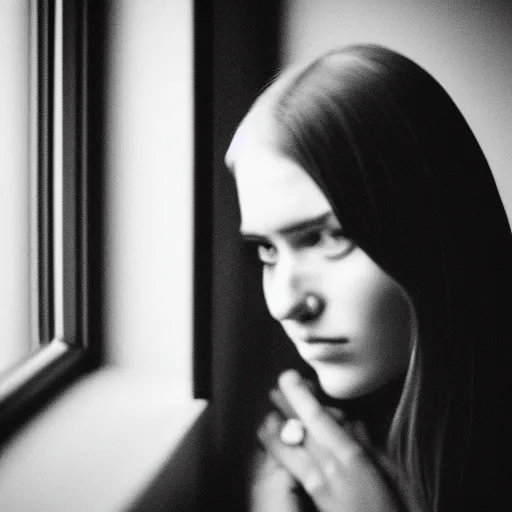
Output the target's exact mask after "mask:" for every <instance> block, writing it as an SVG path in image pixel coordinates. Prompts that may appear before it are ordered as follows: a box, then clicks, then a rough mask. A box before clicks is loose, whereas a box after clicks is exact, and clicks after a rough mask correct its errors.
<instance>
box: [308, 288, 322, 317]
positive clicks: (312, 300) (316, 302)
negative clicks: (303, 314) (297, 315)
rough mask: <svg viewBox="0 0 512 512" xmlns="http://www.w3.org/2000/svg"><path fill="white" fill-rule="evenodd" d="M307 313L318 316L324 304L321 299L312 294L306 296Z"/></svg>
mask: <svg viewBox="0 0 512 512" xmlns="http://www.w3.org/2000/svg"><path fill="white" fill-rule="evenodd" d="M304 303H305V307H306V311H307V312H308V314H309V315H317V314H318V313H319V312H320V309H321V308H322V303H321V301H320V299H319V298H318V297H317V296H316V295H313V294H312V293H309V294H307V295H306V297H305V299H304Z"/></svg>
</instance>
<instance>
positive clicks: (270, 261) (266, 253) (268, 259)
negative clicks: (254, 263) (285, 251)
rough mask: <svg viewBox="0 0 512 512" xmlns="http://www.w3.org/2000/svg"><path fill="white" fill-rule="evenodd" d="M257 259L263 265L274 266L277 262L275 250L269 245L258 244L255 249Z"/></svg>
mask: <svg viewBox="0 0 512 512" xmlns="http://www.w3.org/2000/svg"><path fill="white" fill-rule="evenodd" d="M256 251H257V254H258V259H259V260H260V261H261V262H262V263H263V264H264V265H274V264H275V263H276V262H277V249H276V248H275V247H274V246H273V245H272V244H269V243H262V242H260V243H258V244H257V247H256Z"/></svg>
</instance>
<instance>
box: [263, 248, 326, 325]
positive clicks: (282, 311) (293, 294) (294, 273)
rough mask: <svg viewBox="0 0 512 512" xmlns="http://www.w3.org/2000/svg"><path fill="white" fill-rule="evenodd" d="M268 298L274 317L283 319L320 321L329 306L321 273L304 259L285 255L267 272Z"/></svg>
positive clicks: (279, 319)
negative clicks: (314, 272) (305, 263)
mask: <svg viewBox="0 0 512 512" xmlns="http://www.w3.org/2000/svg"><path fill="white" fill-rule="evenodd" d="M263 288H264V292H265V300H266V303H267V307H268V310H269V312H270V314H271V316H272V317H273V318H274V319H276V320H277V321H279V322H282V321H284V320H294V321H296V322H301V323H307V322H312V321H314V320H316V319H317V318H318V317H319V316H320V315H321V314H322V312H323V310H324V308H325V299H324V298H323V296H322V294H321V293H320V291H319V283H318V279H317V276H313V274H312V273H311V272H309V271H308V269H307V268H305V266H304V265H301V262H300V261H296V260H293V259H291V258H290V259H288V260H285V259H284V258H282V259H280V261H279V262H278V263H277V264H276V265H275V266H274V267H273V268H272V269H271V270H270V271H268V272H267V273H265V274H264V279H263Z"/></svg>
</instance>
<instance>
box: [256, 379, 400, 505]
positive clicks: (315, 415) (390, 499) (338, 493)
mask: <svg viewBox="0 0 512 512" xmlns="http://www.w3.org/2000/svg"><path fill="white" fill-rule="evenodd" d="M279 387H280V390H281V391H282V393H283V395H284V396H285V398H286V400H287V401H288V403H289V404H290V405H291V406H292V407H293V409H294V411H295V413H296V415H297V417H298V418H299V419H300V420H301V421H302V422H303V424H304V426H305V427H306V431H307V434H306V439H305V442H304V444H303V446H287V445H285V444H284V443H282V442H281V440H280V437H279V436H280V431H281V427H282V424H283V420H282V419H281V416H280V415H279V414H278V413H277V412H271V413H269V415H268V416H267V418H266V420H265V422H264V424H263V425H262V427H261V428H260V430H259V432H258V436H259V439H260V441H261V443H262V444H263V446H264V447H265V449H266V450H267V451H268V453H269V454H270V455H272V456H273V457H274V458H275V459H276V460H277V461H278V462H279V464H280V465H281V466H282V467H283V468H285V469H286V470H287V471H288V473H289V476H291V477H293V479H295V480H296V481H297V482H299V483H300V485H301V486H302V487H303V488H304V490H305V491H306V493H307V494H308V495H309V496H310V497H311V499H312V500H313V502H314V503H315V505H316V507H317V508H318V509H319V510H320V511H321V512H331V511H336V512H340V511H343V512H363V511H364V512H397V511H398V510H399V508H398V504H397V502H396V500H395V497H394V493H393V491H392V489H391V488H390V487H389V486H388V484H387V482H386V480H385V479H384V478H383V476H382V474H381V472H380V471H379V469H378V468H377V466H376V465H375V464H374V463H373V461H372V459H371V458H370V457H369V456H368V454H367V452H366V450H365V449H364V448H363V446H362V445H361V444H360V443H359V442H357V441H356V439H355V437H354V436H353V435H352V434H351V433H350V432H349V429H348V428H346V427H343V426H340V425H338V423H336V420H335V419H334V418H333V417H332V416H331V415H330V414H329V412H328V411H327V410H326V409H325V408H324V407H323V406H322V405H321V404H320V403H319V402H318V400H317V399H316V398H315V397H314V395H313V394H312V392H311V391H310V389H309V388H308V386H307V385H306V383H305V381H304V380H303V379H302V378H301V377H300V376H299V375H298V373H297V372H295V371H288V372H285V373H284V374H282V375H281V377H280V379H279Z"/></svg>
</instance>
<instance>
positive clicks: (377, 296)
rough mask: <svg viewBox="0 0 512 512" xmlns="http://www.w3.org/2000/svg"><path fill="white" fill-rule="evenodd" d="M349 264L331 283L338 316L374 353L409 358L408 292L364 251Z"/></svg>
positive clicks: (410, 309) (410, 333) (409, 305)
mask: <svg viewBox="0 0 512 512" xmlns="http://www.w3.org/2000/svg"><path fill="white" fill-rule="evenodd" d="M346 263H347V265H346V267H345V268H344V269H343V270H342V271H339V272H338V279H337V280H336V289H335V288H334V287H333V285H334V281H331V285H330V287H331V292H332V295H331V297H332V298H334V300H333V304H332V305H333V307H334V308H336V309H337V310H338V311H339V313H340V314H339V317H338V318H340V320H342V321H343V323H344V326H345V327H346V328H347V329H348V330H349V331H351V334H353V335H354V336H356V337H357V338H359V339H360V340H361V341H362V342H363V343H364V344H365V345H367V348H368V350H369V351H372V352H373V353H374V354H375V353H376V352H378V353H381V354H382V355H383V356H386V357H387V358H390V357H396V356H400V355H401V354H404V353H405V355H406V356H407V357H408V354H409V353H410V346H411V341H412V328H413V317H414V313H413V310H412V305H411V303H410V300H409V299H408V298H407V295H406V293H405V291H403V290H402V288H401V287H400V286H399V285H398V284H397V283H396V282H395V281H394V280H393V279H391V277H389V276H388V275H387V274H386V273H385V272H383V271H382V270H381V269H380V267H378V266H377V265H376V264H375V263H374V262H373V261H372V260H371V259H370V258H369V257H368V256H367V255H366V254H365V253H362V252H361V253H360V254H357V255H356V257H354V259H353V261H351V262H348V261H347V262H346ZM349 263H350V264H349ZM333 314H334V311H333ZM333 320H334V319H333Z"/></svg>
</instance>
